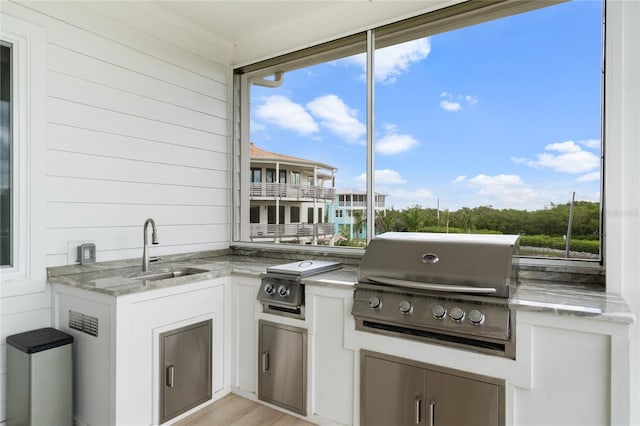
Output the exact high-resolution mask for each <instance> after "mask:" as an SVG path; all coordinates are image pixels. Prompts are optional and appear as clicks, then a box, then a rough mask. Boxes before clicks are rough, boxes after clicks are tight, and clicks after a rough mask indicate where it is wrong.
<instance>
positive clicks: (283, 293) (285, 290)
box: [278, 285, 290, 297]
mask: <svg viewBox="0 0 640 426" xmlns="http://www.w3.org/2000/svg"><path fill="white" fill-rule="evenodd" d="M289 292H290V290H289V288H288V287H285V286H283V285H281V286H280V287H278V294H279V295H280V296H282V297H287V296H288V295H289Z"/></svg>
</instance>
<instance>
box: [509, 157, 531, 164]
mask: <svg viewBox="0 0 640 426" xmlns="http://www.w3.org/2000/svg"><path fill="white" fill-rule="evenodd" d="M509 159H510V160H511V161H513V162H514V163H518V164H522V163H526V162H527V161H529V159H528V158H525V157H509Z"/></svg>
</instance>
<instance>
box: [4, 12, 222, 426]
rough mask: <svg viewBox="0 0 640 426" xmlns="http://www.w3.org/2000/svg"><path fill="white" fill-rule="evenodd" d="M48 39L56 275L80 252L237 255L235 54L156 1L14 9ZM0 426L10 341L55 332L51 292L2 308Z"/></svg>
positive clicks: (50, 249)
mask: <svg viewBox="0 0 640 426" xmlns="http://www.w3.org/2000/svg"><path fill="white" fill-rule="evenodd" d="M0 11H1V12H2V14H3V15H10V16H13V17H15V18H19V19H21V20H23V21H26V22H29V23H31V24H34V25H37V26H39V27H42V28H43V29H44V30H45V31H46V54H47V57H46V62H45V63H46V94H47V97H46V124H45V129H46V132H45V135H46V141H45V145H46V170H42V171H41V173H42V174H43V175H45V182H46V196H45V198H46V199H45V201H46V207H45V210H46V224H45V225H46V235H42V237H41V238H38V241H39V243H40V244H42V245H46V256H47V259H46V264H47V266H59V265H66V264H72V263H73V261H74V259H69V258H68V256H67V251H68V244H69V242H72V241H78V240H90V241H95V243H96V246H97V258H98V261H107V260H114V259H125V258H136V257H141V255H142V225H143V223H144V221H145V219H146V218H147V217H153V218H154V219H155V221H156V224H157V225H158V236H159V241H160V245H158V246H153V247H152V248H151V255H162V254H170V253H184V252H192V251H198V250H211V249H219V248H225V247H227V246H228V244H229V233H230V226H229V222H230V218H229V215H230V206H229V205H230V201H229V200H230V189H229V187H230V185H229V179H230V176H229V172H228V171H229V164H230V158H229V155H230V147H229V140H228V135H229V132H230V127H229V126H230V124H229V119H228V118H229V115H230V109H229V108H230V107H229V97H230V86H231V68H230V66H229V64H230V62H231V56H232V53H233V52H232V45H231V44H230V43H227V42H226V41H224V40H222V39H219V38H217V37H216V36H214V35H212V34H209V33H206V32H204V31H202V30H201V29H198V28H195V27H193V26H192V25H190V24H189V23H187V22H184V21H181V20H179V19H176V18H175V17H173V16H170V15H168V14H167V13H166V12H165V11H163V10H162V9H158V8H156V7H155V6H153V5H152V4H150V3H145V2H132V3H122V2H28V3H14V2H8V1H2V3H1V6H0ZM0 302H1V305H0V308H1V311H0V321H1V322H0V329H1V336H0V337H1V340H0V342H1V344H0V423H2V422H3V421H5V420H6V344H5V339H6V337H7V336H8V335H11V334H14V333H18V332H21V331H25V330H30V329H34V328H39V327H45V326H48V325H50V324H51V318H50V316H51V301H50V293H49V291H48V288H47V290H45V291H44V292H40V293H31V294H23V295H20V294H18V295H14V296H12V297H4V298H2V300H0Z"/></svg>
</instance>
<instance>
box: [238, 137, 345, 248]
mask: <svg viewBox="0 0 640 426" xmlns="http://www.w3.org/2000/svg"><path fill="white" fill-rule="evenodd" d="M250 156H251V166H250V167H251V174H250V176H251V177H250V184H249V185H250V187H249V201H250V203H249V204H250V207H249V222H250V225H249V226H250V231H249V232H250V238H251V240H252V241H275V242H291V243H300V244H318V243H323V242H324V243H332V238H333V236H334V225H333V223H330V222H329V221H327V220H326V216H325V215H327V214H328V213H327V212H328V210H330V209H331V208H332V205H333V202H334V199H335V189H334V188H333V186H334V183H335V179H334V176H335V172H336V169H335V168H334V167H332V166H330V165H328V164H323V163H320V162H317V161H313V160H306V159H303V158H296V157H291V156H288V155H283V154H278V153H275V152H269V151H265V150H263V149H261V148H258V147H257V146H255V145H254V144H253V143H251V146H250Z"/></svg>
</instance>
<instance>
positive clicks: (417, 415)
mask: <svg viewBox="0 0 640 426" xmlns="http://www.w3.org/2000/svg"><path fill="white" fill-rule="evenodd" d="M421 405H422V396H420V395H418V396H416V424H417V425H419V424H420V420H421V419H420V417H421V416H420V406H421Z"/></svg>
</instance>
